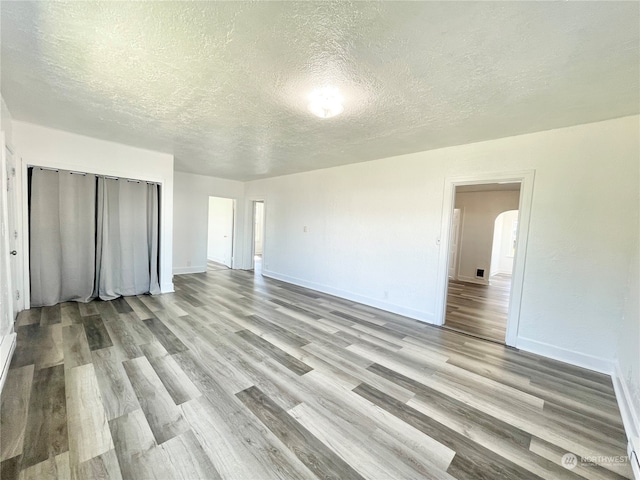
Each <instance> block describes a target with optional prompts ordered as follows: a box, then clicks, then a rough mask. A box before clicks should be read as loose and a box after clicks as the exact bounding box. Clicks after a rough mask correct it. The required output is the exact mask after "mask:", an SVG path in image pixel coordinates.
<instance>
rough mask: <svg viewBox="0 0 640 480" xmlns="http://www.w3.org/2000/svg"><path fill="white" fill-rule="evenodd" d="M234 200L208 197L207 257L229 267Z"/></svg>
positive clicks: (231, 250) (231, 249) (231, 257)
mask: <svg viewBox="0 0 640 480" xmlns="http://www.w3.org/2000/svg"><path fill="white" fill-rule="evenodd" d="M233 216H234V200H232V199H230V198H220V197H209V243H208V247H207V259H208V260H211V261H213V262H217V263H222V264H223V265H226V266H227V267H229V268H231V265H232V260H233V222H234V220H233Z"/></svg>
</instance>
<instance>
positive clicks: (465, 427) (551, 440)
mask: <svg viewBox="0 0 640 480" xmlns="http://www.w3.org/2000/svg"><path fill="white" fill-rule="evenodd" d="M175 285H176V293H175V294H169V295H162V296H154V297H151V296H140V297H128V298H122V299H118V300H114V301H111V302H92V303H89V304H75V303H65V304H62V305H56V306H54V307H47V308H37V309H32V310H30V311H27V312H23V313H22V314H21V315H20V316H19V321H18V327H17V334H18V345H17V350H16V353H15V356H14V358H13V362H12V365H11V369H10V371H9V375H8V379H7V383H6V385H5V388H4V391H3V392H2V401H1V407H0V421H1V431H0V441H1V443H0V460H1V463H0V467H1V475H2V479H3V480H5V479H6V480H9V479H13V478H22V479H32V478H34V479H36V478H37V479H48V478H61V479H68V478H72V479H93V478H101V479H106V478H111V479H121V478H122V479H132V480H133V479H135V480H140V479H147V478H150V479H151V478H158V479H189V480H193V479H238V480H250V479H296V480H298V479H314V478H320V479H323V478H333V479H341V480H345V479H362V478H370V479H394V480H395V479H421V478H427V479H429V478H433V479H453V478H456V479H490V480H497V479H530V478H547V479H561V478H568V479H577V478H591V479H606V478H623V477H627V478H629V477H630V470H629V466H628V464H626V463H604V464H602V465H594V464H587V463H584V462H581V461H580V460H578V462H577V463H578V465H577V466H576V467H575V468H574V469H573V470H569V469H566V468H563V466H562V465H561V459H562V457H563V455H565V454H566V453H568V452H570V453H573V454H575V455H577V456H578V457H579V458H580V457H590V456H594V455H596V456H599V457H602V456H622V455H625V443H626V442H625V435H624V432H623V430H622V425H621V420H620V415H619V411H618V408H617V406H616V401H615V398H614V394H613V389H612V385H611V381H610V379H609V377H607V376H605V375H601V374H597V373H593V372H590V371H587V370H583V369H580V368H576V367H572V366H568V365H565V364H562V363H559V362H555V361H552V360H548V359H545V358H541V357H538V356H535V355H531V354H526V353H521V352H517V351H514V350H510V349H506V348H505V347H503V346H500V345H496V344H492V343H488V342H484V341H478V340H476V339H474V338H471V337H468V336H464V335H460V334H458V333H455V332H451V331H446V330H443V329H439V328H434V327H431V326H428V325H425V324H423V323H420V322H417V321H414V320H410V319H407V318H404V317H401V316H398V315H393V314H389V313H386V312H382V311H380V310H376V309H373V308H370V307H366V306H362V305H358V304H354V303H352V302H349V301H346V300H342V299H338V298H335V297H331V296H328V295H324V294H320V293H317V292H313V291H310V290H306V289H304V288H300V287H296V286H291V285H287V284H284V283H281V282H277V281H272V280H268V279H263V278H262V277H260V276H254V275H253V274H252V273H251V272H245V271H237V270H229V269H216V270H211V271H209V272H207V273H203V274H193V275H184V276H178V277H175Z"/></svg>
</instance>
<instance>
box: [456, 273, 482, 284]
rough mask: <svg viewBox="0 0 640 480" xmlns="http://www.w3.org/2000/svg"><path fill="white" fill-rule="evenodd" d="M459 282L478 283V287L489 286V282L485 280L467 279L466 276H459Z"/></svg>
mask: <svg viewBox="0 0 640 480" xmlns="http://www.w3.org/2000/svg"><path fill="white" fill-rule="evenodd" d="M458 281H460V282H467V283H477V284H478V285H489V280H485V279H484V278H476V277H467V276H466V275H458Z"/></svg>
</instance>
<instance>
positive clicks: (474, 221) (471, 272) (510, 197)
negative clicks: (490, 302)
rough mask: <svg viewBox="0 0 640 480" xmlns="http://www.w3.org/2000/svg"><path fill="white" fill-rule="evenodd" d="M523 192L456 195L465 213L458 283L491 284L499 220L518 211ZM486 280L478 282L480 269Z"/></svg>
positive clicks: (463, 216)
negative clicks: (460, 281) (496, 224)
mask: <svg viewBox="0 0 640 480" xmlns="http://www.w3.org/2000/svg"><path fill="white" fill-rule="evenodd" d="M519 200H520V192H519V191H500V192H493V191H488V192H464V193H456V200H455V208H459V209H460V210H461V211H462V232H461V236H460V253H459V254H458V259H459V263H458V280H462V281H466V282H478V283H485V284H488V283H489V271H490V270H491V251H492V246H493V230H494V226H495V220H496V217H497V216H498V215H499V214H501V213H502V212H506V211H507V210H517V209H518V202H519ZM478 268H481V269H483V270H484V278H483V279H482V278H476V269H478Z"/></svg>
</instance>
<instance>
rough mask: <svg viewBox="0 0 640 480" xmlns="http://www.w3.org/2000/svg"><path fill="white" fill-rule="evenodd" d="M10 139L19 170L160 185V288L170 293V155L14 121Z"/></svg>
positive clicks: (171, 221) (171, 181) (171, 219)
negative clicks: (74, 173)
mask: <svg viewBox="0 0 640 480" xmlns="http://www.w3.org/2000/svg"><path fill="white" fill-rule="evenodd" d="M13 140H14V143H15V146H16V148H17V152H18V153H19V154H20V155H21V157H22V159H23V168H26V165H38V166H42V167H50V168H60V169H64V170H76V171H81V172H87V173H94V174H101V175H111V176H115V177H124V178H133V179H138V180H147V181H152V182H159V183H161V184H162V189H161V197H162V198H161V206H160V288H161V289H162V291H163V292H172V291H173V281H172V270H173V266H172V265H173V250H172V242H173V234H172V232H173V155H170V154H166V153H159V152H153V151H151V150H143V149H140V148H135V147H130V146H127V145H122V144H119V143H114V142H108V141H105V140H98V139H95V138H91V137H85V136H83V135H76V134H74V133H68V132H63V131H61V130H54V129H51V128H46V127H41V126H39V125H33V124H30V123H25V122H17V121H14V122H13ZM25 178H26V176H25Z"/></svg>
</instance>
